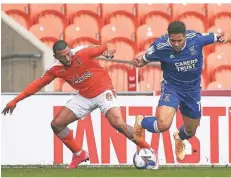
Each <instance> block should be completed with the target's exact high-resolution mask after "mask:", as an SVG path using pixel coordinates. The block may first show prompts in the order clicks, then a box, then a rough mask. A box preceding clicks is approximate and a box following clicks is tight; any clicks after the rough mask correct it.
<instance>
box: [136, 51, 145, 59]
mask: <svg viewBox="0 0 231 178" xmlns="http://www.w3.org/2000/svg"><path fill="white" fill-rule="evenodd" d="M145 53H146V51H140V52H138V53H136V56H135V58H137V57H138V56H143V55H144V54H145Z"/></svg>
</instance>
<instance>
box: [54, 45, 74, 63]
mask: <svg viewBox="0 0 231 178" xmlns="http://www.w3.org/2000/svg"><path fill="white" fill-rule="evenodd" d="M54 57H55V58H56V59H58V60H59V62H61V63H62V64H63V65H64V66H66V67H68V66H70V65H71V57H72V54H71V49H70V48H69V46H67V47H66V48H65V49H63V50H57V51H56V53H55V55H54Z"/></svg>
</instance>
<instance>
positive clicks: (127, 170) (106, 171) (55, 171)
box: [2, 166, 231, 177]
mask: <svg viewBox="0 0 231 178" xmlns="http://www.w3.org/2000/svg"><path fill="white" fill-rule="evenodd" d="M2 177H231V167H180V166H179V167H175V166H174V167H163V166H162V167H160V169H159V170H137V169H136V168H134V167H128V166H121V167H112V166H110V167H93V166H88V167H86V166H80V167H79V168H78V169H72V170H67V169H65V168H64V167H55V168H54V167H46V166H41V167H40V166H36V167H20V168H17V167H14V168H12V167H10V166H8V167H7V168H6V167H2Z"/></svg>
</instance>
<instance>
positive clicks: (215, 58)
mask: <svg viewBox="0 0 231 178" xmlns="http://www.w3.org/2000/svg"><path fill="white" fill-rule="evenodd" d="M230 63H231V62H230V60H228V59H227V57H226V56H225V55H224V54H222V53H216V52H214V53H211V54H209V55H208V57H207V60H206V65H207V70H208V76H209V78H211V76H212V72H213V70H214V69H215V68H217V67H219V66H222V65H229V64H230Z"/></svg>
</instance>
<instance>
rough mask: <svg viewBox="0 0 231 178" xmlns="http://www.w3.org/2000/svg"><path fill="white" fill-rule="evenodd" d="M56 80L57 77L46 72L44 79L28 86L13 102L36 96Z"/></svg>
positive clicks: (41, 78)
mask: <svg viewBox="0 0 231 178" xmlns="http://www.w3.org/2000/svg"><path fill="white" fill-rule="evenodd" d="M54 79H55V75H53V74H52V73H51V71H49V70H48V71H46V73H45V74H44V75H43V76H42V77H40V78H39V79H36V80H34V81H33V82H31V83H30V84H29V85H27V86H26V88H25V89H24V90H23V91H22V92H21V93H20V94H19V95H18V96H17V97H15V98H14V100H13V101H14V102H16V103H17V102H19V101H21V100H23V99H24V98H27V97H29V96H31V95H33V94H35V93H36V92H38V91H39V90H41V89H42V88H43V87H44V86H46V85H47V84H49V83H50V82H51V81H52V80H54Z"/></svg>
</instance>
